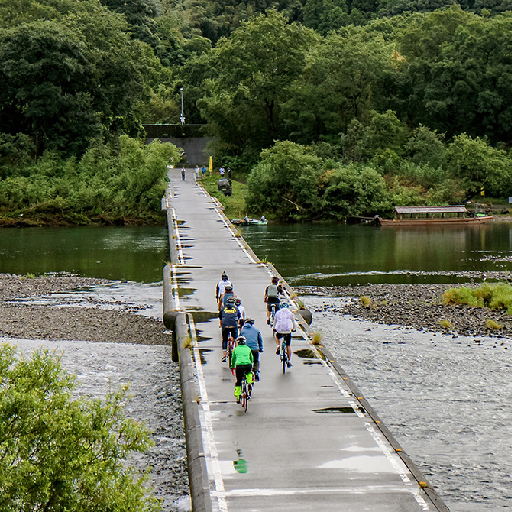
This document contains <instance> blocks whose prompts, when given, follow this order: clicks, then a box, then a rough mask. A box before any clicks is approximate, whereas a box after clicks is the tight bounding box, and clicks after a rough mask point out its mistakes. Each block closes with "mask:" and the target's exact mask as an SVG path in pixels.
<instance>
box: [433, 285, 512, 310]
mask: <svg viewBox="0 0 512 512" xmlns="http://www.w3.org/2000/svg"><path fill="white" fill-rule="evenodd" d="M442 300H443V304H446V305H453V304H466V305H468V306H470V307H480V308H482V307H487V308H489V309H493V310H498V311H499V310H505V311H506V312H507V314H509V315H512V286H511V285H509V284H508V283H496V284H494V283H493V284H487V283H486V284H483V285H481V286H479V287H478V288H468V287H465V286H461V287H460V288H450V289H449V290H446V292H444V294H443V298H442Z"/></svg>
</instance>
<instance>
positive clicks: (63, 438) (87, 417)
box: [0, 344, 159, 512]
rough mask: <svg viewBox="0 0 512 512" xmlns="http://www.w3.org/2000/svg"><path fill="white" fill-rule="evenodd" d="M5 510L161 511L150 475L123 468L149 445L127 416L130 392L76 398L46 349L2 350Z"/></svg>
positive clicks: (0, 482) (0, 438) (0, 476)
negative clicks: (26, 355)
mask: <svg viewBox="0 0 512 512" xmlns="http://www.w3.org/2000/svg"><path fill="white" fill-rule="evenodd" d="M0 372H1V375H2V381H1V384H0V453H1V457H0V510H12V511H16V510H19V511H21V510H55V511H58V510H60V511H64V510H66V511H69V512H74V511H80V510H109V511H112V512H131V511H133V510H137V511H140V512H156V511H157V510H159V504H158V500H157V499H156V498H155V497H153V496H150V495H149V490H148V487H147V475H140V474H139V473H138V472H137V471H135V470H134V469H133V468H132V467H130V466H129V465H127V464H126V458H127V457H128V456H129V455H130V453H132V452H143V451H145V450H146V449H147V448H148V447H149V446H150V444H151V442H150V439H149V435H148V432H147V431H146V429H145V428H144V427H142V426H141V425H139V424H137V423H136V422H135V421H133V420H130V419H127V418H125V417H124V407H123V403H124V401H125V399H126V388H124V389H121V390H119V391H118V392H116V393H111V394H109V395H107V397H106V398H105V400H104V401H100V400H92V399H86V398H73V397H72V391H73V390H74V389H75V378H74V377H71V376H70V375H67V374H66V373H65V372H64V370H63V369H62V367H61V366H60V363H59V360H58V359H57V358H56V357H55V356H53V355H51V354H50V353H49V352H48V351H38V352H34V353H33V355H32V356H31V359H25V358H23V357H17V356H16V349H15V348H14V347H13V346H10V345H7V344H4V345H2V346H0Z"/></svg>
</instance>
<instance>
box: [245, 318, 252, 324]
mask: <svg viewBox="0 0 512 512" xmlns="http://www.w3.org/2000/svg"><path fill="white" fill-rule="evenodd" d="M245 323H246V324H253V323H254V318H246V319H245Z"/></svg>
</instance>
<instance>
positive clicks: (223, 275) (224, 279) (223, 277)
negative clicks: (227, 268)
mask: <svg viewBox="0 0 512 512" xmlns="http://www.w3.org/2000/svg"><path fill="white" fill-rule="evenodd" d="M221 278H222V280H223V281H227V280H228V275H227V274H226V272H222V276H221Z"/></svg>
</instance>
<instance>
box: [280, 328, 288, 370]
mask: <svg viewBox="0 0 512 512" xmlns="http://www.w3.org/2000/svg"><path fill="white" fill-rule="evenodd" d="M281 362H282V363H283V375H284V374H285V373H286V368H287V367H288V352H287V351H286V340H285V337H284V336H283V340H282V341H281Z"/></svg>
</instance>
